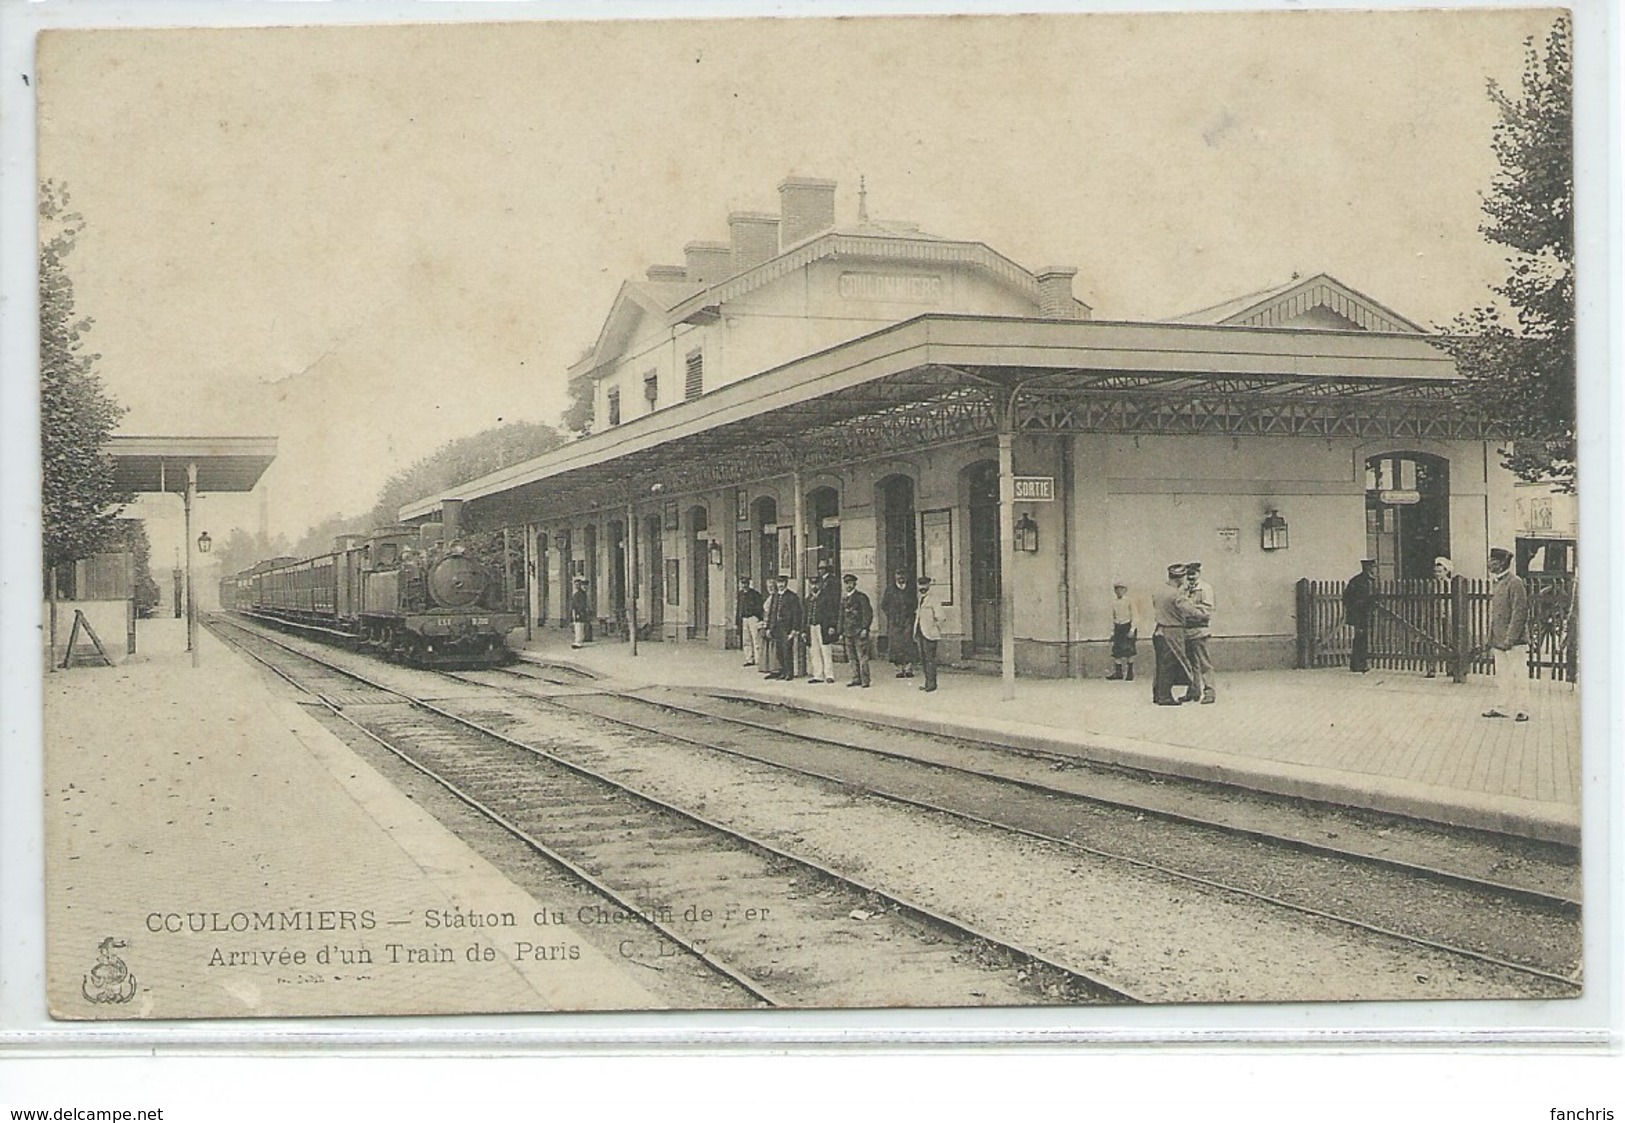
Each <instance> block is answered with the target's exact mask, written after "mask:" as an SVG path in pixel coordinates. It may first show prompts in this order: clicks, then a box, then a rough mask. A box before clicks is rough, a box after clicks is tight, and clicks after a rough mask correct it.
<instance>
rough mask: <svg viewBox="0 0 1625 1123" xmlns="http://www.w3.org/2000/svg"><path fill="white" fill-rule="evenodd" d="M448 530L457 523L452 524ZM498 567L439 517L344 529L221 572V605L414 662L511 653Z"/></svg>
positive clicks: (512, 624)
mask: <svg viewBox="0 0 1625 1123" xmlns="http://www.w3.org/2000/svg"><path fill="white" fill-rule="evenodd" d="M453 530H454V532H455V527H453ZM504 586H505V582H504V580H503V576H502V574H501V573H499V572H497V571H494V570H493V569H492V568H491V567H489V566H486V565H483V564H481V563H480V562H479V561H478V560H476V559H475V558H473V557H471V556H470V555H469V554H468V553H467V551H466V549H465V547H464V545H463V543H461V542H458V541H456V540H455V539H454V540H452V541H449V542H443V541H441V525H440V524H439V523H430V524H428V525H426V526H423V527H422V528H419V527H413V526H386V527H380V528H379V529H377V530H374V531H373V532H372V533H371V534H366V535H342V536H340V537H339V538H338V539H337V540H336V541H335V542H334V545H333V552H332V553H328V554H321V555H318V556H316V557H313V558H304V559H299V558H289V557H283V558H272V559H271V560H269V561H263V562H260V563H259V564H258V565H256V566H254V567H253V568H252V569H248V570H245V571H243V572H242V573H238V574H234V575H232V576H229V577H226V578H225V579H224V580H222V581H221V584H220V604H221V606H222V607H223V608H226V609H228V610H231V611H235V612H239V613H242V614H243V615H246V616H251V617H254V618H256V619H260V620H264V621H266V622H268V623H272V624H275V625H277V626H279V627H283V628H287V629H289V630H292V631H297V632H301V633H303V634H306V635H311V636H314V637H316V638H319V639H328V640H334V641H340V642H347V643H350V644H354V645H357V646H359V647H361V648H363V649H369V650H372V651H375V652H377V653H379V654H381V655H383V656H384V657H385V658H388V659H391V660H395V661H398V662H403V663H410V664H413V665H416V666H464V667H466V666H492V665H496V664H500V663H505V662H508V661H509V660H510V659H511V658H512V653H511V652H510V651H509V650H508V644H507V635H508V632H509V631H511V630H512V629H514V628H516V627H518V626H519V625H520V624H521V623H523V622H524V621H523V618H522V617H521V616H520V614H518V613H516V612H513V611H511V610H510V609H509V608H508V603H507V590H506V588H505V587H504Z"/></svg>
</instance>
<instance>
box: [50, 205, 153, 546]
mask: <svg viewBox="0 0 1625 1123" xmlns="http://www.w3.org/2000/svg"><path fill="white" fill-rule="evenodd" d="M39 217H40V235H41V240H40V456H41V461H42V467H43V475H44V482H43V487H44V494H43V499H44V538H45V541H44V547H45V562H46V565H47V567H48V568H49V569H50V570H55V568H56V567H58V566H60V565H62V564H63V563H65V562H70V561H75V560H77V559H79V558H84V557H88V556H90V555H91V554H93V553H95V552H96V551H97V550H98V549H101V548H102V547H104V546H105V545H108V544H109V543H111V542H114V541H115V539H116V537H117V536H116V534H115V531H116V527H115V524H116V522H117V521H118V516H119V512H120V511H121V510H122V509H123V507H124V505H125V504H126V503H129V502H130V500H131V499H132V498H133V497H132V496H131V495H129V494H128V493H124V492H120V491H118V490H117V489H115V487H114V486H113V462H112V459H111V458H110V457H108V456H107V455H106V454H105V453H104V452H103V451H102V449H103V447H104V446H105V444H106V443H107V438H108V435H109V434H111V433H112V431H113V427H114V426H115V425H117V424H118V420H119V418H120V417H122V416H123V414H124V408H123V407H122V406H120V405H119V404H118V403H117V402H115V401H114V400H113V399H112V398H110V397H108V395H107V393H106V391H105V390H104V389H103V388H102V381H101V379H100V378H99V377H98V376H97V375H96V371H95V364H96V362H97V361H98V360H99V359H100V358H101V356H100V355H97V354H93V353H90V352H88V351H86V350H85V334H86V333H87V332H88V331H89V330H90V326H91V320H90V319H88V318H81V317H79V316H78V313H77V312H76V310H75V308H74V296H73V279H72V278H71V277H70V276H69V275H68V271H67V266H66V264H65V263H66V259H67V257H68V255H69V254H70V253H72V252H73V249H74V246H75V245H76V244H77V242H78V238H79V234H80V233H81V232H82V231H83V230H84V228H85V224H84V219H83V217H82V216H80V215H78V214H75V213H73V212H71V211H69V209H68V192H67V189H66V188H65V187H63V186H61V185H59V184H57V183H55V182H54V181H50V180H47V181H46V182H45V183H44V184H42V185H41V187H40V198H39Z"/></svg>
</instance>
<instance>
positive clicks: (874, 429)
mask: <svg viewBox="0 0 1625 1123" xmlns="http://www.w3.org/2000/svg"><path fill="white" fill-rule="evenodd" d="M1459 393H1460V384H1459V382H1457V381H1454V380H1452V381H1449V382H1442V383H1437V382H1427V383H1421V384H1416V383H1403V382H1402V383H1396V382H1393V381H1390V380H1358V379H1314V380H1305V379H1283V378H1263V377H1260V378H1245V379H1241V378H1226V377H1217V378H1201V377H1191V376H1165V375H1156V374H1144V373H1122V372H1099V371H1083V370H1069V371H1044V370H1035V369H1033V368H1022V367H993V366H978V367H950V366H945V365H938V364H931V365H926V366H922V367H918V368H914V369H911V370H908V371H904V372H900V373H898V374H895V375H890V376H887V377H885V378H883V379H880V380H877V381H875V382H872V383H868V384H866V385H865V386H864V387H863V388H862V392H861V393H854V392H852V391H850V390H847V391H841V392H840V393H838V394H832V395H828V396H824V397H819V398H812V399H808V400H806V401H802V402H798V403H795V404H793V405H789V406H785V407H782V408H780V409H777V410H774V411H772V412H770V413H763V414H759V415H757V416H754V417H751V418H749V419H748V420H742V421H737V422H733V423H729V424H725V425H719V426H717V427H715V428H712V429H709V430H705V431H703V432H699V433H695V434H692V435H689V436H684V437H682V438H679V439H677V440H673V441H671V442H668V443H665V444H661V445H657V446H655V447H652V448H649V449H646V450H640V451H637V452H634V453H630V454H627V455H625V456H621V457H617V458H614V459H611V460H606V461H603V462H601V463H598V464H593V465H590V466H585V467H582V468H579V469H577V470H575V471H573V472H569V473H565V474H561V475H558V476H550V477H547V478H545V479H540V480H534V481H530V482H527V483H523V484H519V485H516V486H515V487H514V488H512V489H508V490H505V491H502V492H498V493H496V494H493V495H491V496H489V497H483V498H481V499H480V500H478V501H476V502H473V503H471V504H470V506H471V507H472V512H471V515H472V517H473V518H475V519H476V520H477V522H478V524H479V525H482V526H484V527H486V528H496V527H500V526H505V525H513V524H515V523H518V522H524V521H530V520H532V519H534V517H535V514H534V512H535V511H537V510H538V509H541V510H545V511H547V512H548V517H554V516H559V517H569V516H572V515H575V514H578V513H586V512H590V511H596V510H602V509H606V508H609V507H617V508H618V507H620V506H623V505H624V504H625V503H626V502H627V501H628V500H633V501H636V500H639V499H642V498H644V497H646V496H648V495H649V493H650V489H651V488H652V487H653V486H654V485H655V484H659V485H660V487H661V489H662V490H663V491H664V492H665V493H666V495H667V496H668V497H670V496H673V495H678V494H682V493H685V492H697V491H705V490H710V489H714V488H718V487H725V486H733V485H738V484H743V483H752V482H757V481H762V480H767V479H772V478H775V477H782V476H786V475H790V474H791V473H793V472H797V471H799V472H803V473H811V472H814V471H817V470H819V469H822V468H829V467H836V466H844V465H850V464H852V463H854V462H859V461H863V460H870V459H874V458H877V457H881V456H885V455H890V454H893V453H898V452H909V451H915V450H920V449H927V448H933V447H939V446H942V445H945V444H952V443H957V442H961V441H966V440H974V439H979V438H991V437H995V436H997V435H998V434H999V433H1000V432H1001V429H1005V431H1008V432H1009V433H1011V434H1014V435H1022V434H1046V435H1048V434H1063V433H1106V434H1117V435H1126V436H1198V435H1222V436H1234V437H1242V436H1250V437H1313V438H1322V439H1332V438H1350V437H1352V438H1357V439H1404V438H1414V439H1433V440H1492V439H1496V438H1499V437H1502V436H1504V434H1503V433H1502V432H1501V431H1500V430H1499V429H1497V428H1496V427H1495V426H1494V425H1492V424H1490V423H1489V422H1488V421H1486V420H1485V419H1483V418H1482V417H1480V416H1477V415H1476V414H1474V413H1472V412H1470V411H1468V410H1467V409H1466V408H1465V407H1464V406H1463V405H1461V403H1460V398H1459ZM1006 410H1008V414H1009V417H1008V426H1007V427H1004V426H1001V424H1000V414H1001V413H1002V412H1004V411H1006ZM526 512H529V514H526Z"/></svg>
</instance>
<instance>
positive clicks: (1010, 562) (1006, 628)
mask: <svg viewBox="0 0 1625 1123" xmlns="http://www.w3.org/2000/svg"><path fill="white" fill-rule="evenodd" d="M1013 412H1014V411H1013V410H1012V411H1008V412H1007V413H1006V414H1005V416H1004V417H1003V418H1001V419H1000V423H999V663H1000V674H1001V676H1002V677H1003V679H1004V699H1005V701H1007V702H1008V701H1010V700H1012V699H1014V698H1015V696H1016V549H1015V538H1016V512H1015V504H1016V481H1015V467H1014V462H1015V457H1014V453H1013V451H1012V449H1013V446H1014V443H1015V435H1014V434H1013V433H1012V432H1011V431H1010V415H1011V413H1013Z"/></svg>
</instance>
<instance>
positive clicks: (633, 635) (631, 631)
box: [626, 503, 638, 655]
mask: <svg viewBox="0 0 1625 1123" xmlns="http://www.w3.org/2000/svg"><path fill="white" fill-rule="evenodd" d="M626 639H627V642H628V643H630V644H631V645H632V649H631V651H632V654H633V655H636V654H637V653H638V510H637V506H636V505H635V504H633V503H627V505H626Z"/></svg>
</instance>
